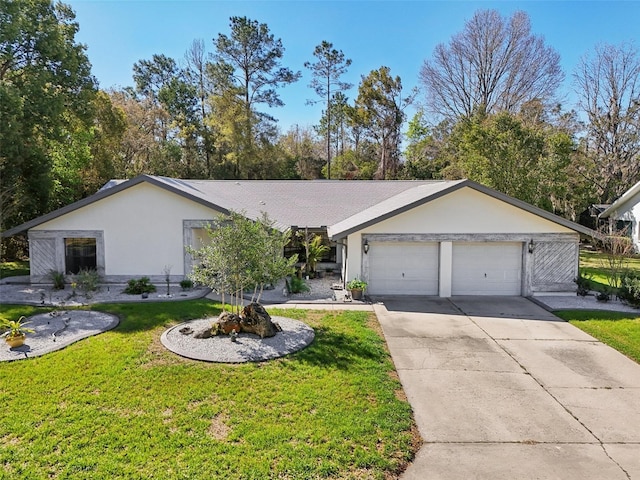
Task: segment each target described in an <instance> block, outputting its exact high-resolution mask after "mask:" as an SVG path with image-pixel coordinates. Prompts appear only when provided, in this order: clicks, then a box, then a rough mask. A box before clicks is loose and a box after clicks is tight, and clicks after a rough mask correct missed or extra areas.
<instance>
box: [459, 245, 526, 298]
mask: <svg viewBox="0 0 640 480" xmlns="http://www.w3.org/2000/svg"><path fill="white" fill-rule="evenodd" d="M452 279H453V282H452V294H453V295H521V293H522V243H520V242H495V243H489V242H476V243H454V244H453V272H452Z"/></svg>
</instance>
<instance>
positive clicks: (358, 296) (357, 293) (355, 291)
mask: <svg viewBox="0 0 640 480" xmlns="http://www.w3.org/2000/svg"><path fill="white" fill-rule="evenodd" d="M349 291H350V292H351V298H353V299H354V300H362V293H363V290H362V289H361V288H352V289H351V290H349Z"/></svg>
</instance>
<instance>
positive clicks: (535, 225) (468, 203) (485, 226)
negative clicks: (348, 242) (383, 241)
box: [363, 188, 573, 233]
mask: <svg viewBox="0 0 640 480" xmlns="http://www.w3.org/2000/svg"><path fill="white" fill-rule="evenodd" d="M365 231H366V232H367V233H389V232H393V233H496V232H499V233H522V232H528V233H572V232H573V230H570V229H569V228H566V227H563V226H562V225H559V224H557V223H554V222H551V221H549V220H547V219H544V218H542V217H539V216H537V215H534V214H532V213H529V212H526V211H524V210H522V209H520V208H517V207H515V206H513V205H509V204H507V203H505V202H502V201H500V200H498V199H495V198H493V197H489V196H488V195H485V194H483V193H481V192H478V191H476V190H473V189H471V188H461V189H460V190H458V191H455V192H452V193H450V194H449V195H446V196H444V197H440V198H438V199H436V200H433V201H431V202H428V203H426V204H424V205H421V206H418V207H416V208H413V209H411V210H409V211H407V212H404V213H401V214H399V215H396V216H395V217H392V218H389V219H388V220H384V221H382V222H379V223H377V224H375V225H372V226H370V227H368V228H366V229H365V230H363V232H365Z"/></svg>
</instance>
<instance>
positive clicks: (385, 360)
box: [0, 300, 418, 480]
mask: <svg viewBox="0 0 640 480" xmlns="http://www.w3.org/2000/svg"><path fill="white" fill-rule="evenodd" d="M93 308H95V309H99V310H101V311H106V312H112V313H115V314H117V315H119V316H120V318H121V324H120V325H119V326H118V327H117V328H116V329H114V330H112V331H109V332H106V333H103V334H101V335H98V336H95V337H90V338H88V339H85V340H82V341H80V342H78V343H76V344H74V345H71V346H70V347H67V348H66V349H63V350H60V351H58V352H54V353H51V354H48V355H45V356H42V357H39V358H34V359H30V360H21V361H16V362H11V363H0V405H1V406H2V412H3V415H2V418H3V420H2V422H0V478H30V479H45V478H65V479H86V478H109V479H112V478H127V479H148V478H155V479H196V480H197V479H212V478H224V479H268V478H274V479H275V478H278V479H312V478H313V479H316V478H341V479H347V478H353V479H384V478H389V477H396V476H397V475H398V472H400V471H401V470H402V469H403V467H404V465H405V464H406V463H407V462H408V461H409V460H410V459H411V458H412V457H413V454H414V453H415V451H416V449H417V441H416V440H417V438H418V437H417V434H416V433H415V432H416V430H415V426H414V423H413V420H412V416H411V408H410V406H409V404H408V403H407V402H406V400H404V399H403V396H402V390H401V386H400V383H399V381H398V380H397V378H396V376H395V372H394V368H393V364H392V363H391V361H390V357H389V355H388V353H387V351H386V349H385V344H384V341H383V339H382V337H381V335H380V334H379V333H378V331H377V330H376V325H377V321H376V319H375V316H374V315H373V314H372V313H369V312H315V311H301V310H297V311H290V310H287V311H281V312H278V311H276V310H269V312H270V313H271V314H272V315H274V314H275V315H278V314H279V315H283V316H284V315H286V316H289V317H292V318H296V319H299V320H302V321H305V322H306V323H307V324H309V325H311V326H312V327H313V328H314V329H315V331H316V339H315V340H314V342H313V343H312V344H311V345H310V346H309V347H307V348H306V349H304V350H302V351H300V352H298V353H296V354H294V355H291V356H289V357H285V358H282V359H279V360H275V361H271V362H266V363H257V364H253V363H252V364H241V365H221V364H211V363H204V362H197V361H192V360H187V359H184V358H181V357H178V356H176V355H174V354H173V353H171V352H168V351H167V350H165V349H164V347H163V346H162V345H161V344H160V341H159V338H160V335H161V333H162V332H163V331H164V330H165V329H166V328H167V327H168V326H169V325H174V324H176V323H179V322H181V321H183V320H184V319H189V318H199V317H202V316H205V315H215V314H217V313H218V312H219V304H217V303H214V302H210V301H208V300H194V301H186V302H175V303H145V304H135V303H132V304H115V305H106V304H105V305H98V306H94V307H93ZM34 310H35V309H34V308H33V307H22V306H6V305H5V306H0V313H3V314H5V315H11V316H15V315H22V314H24V315H30V314H33V312H34ZM2 348H3V347H2Z"/></svg>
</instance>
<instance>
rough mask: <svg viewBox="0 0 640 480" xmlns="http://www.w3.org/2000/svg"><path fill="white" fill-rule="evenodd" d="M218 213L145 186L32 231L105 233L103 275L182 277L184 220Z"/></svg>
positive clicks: (81, 209)
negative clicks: (167, 271)
mask: <svg viewBox="0 0 640 480" xmlns="http://www.w3.org/2000/svg"><path fill="white" fill-rule="evenodd" d="M215 215H216V212H214V211H212V210H211V209H209V208H207V207H205V206H203V205H200V204H198V203H195V202H193V201H191V200H189V199H187V198H184V197H182V196H179V195H176V194H173V193H171V192H168V191H167V190H164V189H161V188H158V187H156V186H154V185H150V184H148V183H141V184H138V185H135V186H133V187H131V188H128V189H126V190H123V191H122V192H120V193H119V194H118V195H112V196H109V197H106V198H104V199H101V200H99V201H96V202H94V203H91V204H89V205H87V206H85V207H83V208H80V209H78V210H75V211H73V212H70V213H68V214H66V215H63V216H61V217H58V218H56V219H54V220H51V221H49V222H46V223H43V224H41V225H39V226H38V227H36V228H34V229H33V231H49V230H56V231H61V230H71V231H72V230H80V229H82V230H100V231H103V232H104V248H105V251H104V255H105V272H104V273H105V275H107V276H120V275H121V276H134V275H142V274H144V275H162V274H163V269H164V268H165V266H171V274H172V275H184V273H185V272H184V268H185V267H184V245H183V220H184V219H205V220H208V219H212V218H214V217H215Z"/></svg>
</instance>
